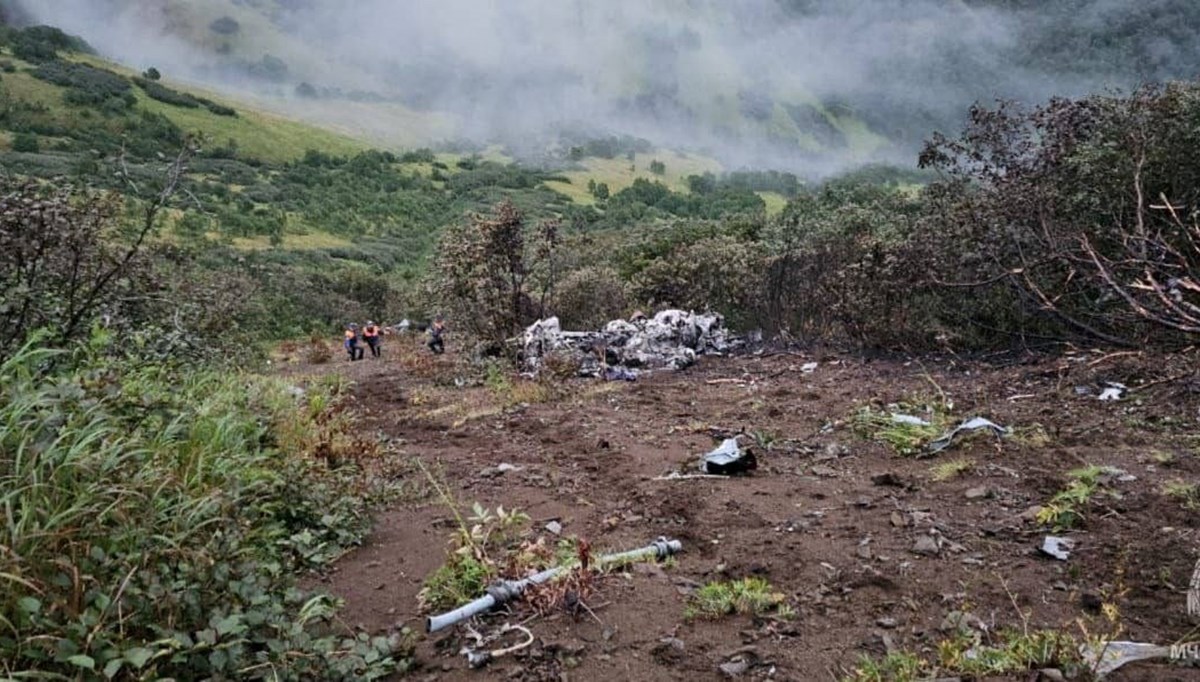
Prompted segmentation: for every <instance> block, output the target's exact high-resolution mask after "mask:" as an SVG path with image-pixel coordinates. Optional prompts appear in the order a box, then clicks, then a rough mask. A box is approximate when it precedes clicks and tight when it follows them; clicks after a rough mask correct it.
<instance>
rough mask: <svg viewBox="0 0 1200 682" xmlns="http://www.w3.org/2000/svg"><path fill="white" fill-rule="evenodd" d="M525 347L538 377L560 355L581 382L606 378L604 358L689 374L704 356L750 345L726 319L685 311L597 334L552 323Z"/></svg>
mask: <svg viewBox="0 0 1200 682" xmlns="http://www.w3.org/2000/svg"><path fill="white" fill-rule="evenodd" d="M522 341H523V343H522V359H523V362H524V364H525V369H526V370H528V371H530V372H537V371H539V370H540V369H541V368H542V367H543V365H544V363H545V360H546V358H547V357H549V356H551V355H559V356H562V357H564V358H565V359H567V360H568V361H570V362H572V363H574V365H575V366H577V367H579V374H580V375H581V376H590V377H595V376H601V374H602V369H603V368H602V366H601V363H600V357H601V354H602V353H603V356H604V358H605V364H607V365H608V366H609V367H610V368H612V367H624V368H628V369H636V370H642V369H683V368H685V367H689V366H690V365H692V364H694V363H695V362H696V357H697V356H699V355H705V354H710V355H712V354H715V355H721V354H724V353H728V352H731V351H734V350H737V349H738V348H740V347H742V346H744V344H745V342H744V340H743V339H741V338H739V337H734V336H731V335H730V334H729V332H728V330H727V329H726V328H725V319H724V318H723V317H722V316H721V315H718V314H716V313H705V314H696V313H691V312H685V311H682V310H664V311H662V312H660V313H658V314H657V315H655V316H654V317H653V318H650V319H646V318H634V319H633V320H628V321H627V320H613V321H612V322H609V323H608V324H606V325H604V329H602V330H600V331H596V332H574V331H563V329H562V326H561V325H560V324H559V321H558V318H557V317H550V318H547V319H545V320H539V321H538V322H535V323H534V324H532V325H531V326H530V327H529V328H528V329H526V330H525V334H524V337H523V339H522ZM627 376H628V375H625V376H624V377H623V378H627Z"/></svg>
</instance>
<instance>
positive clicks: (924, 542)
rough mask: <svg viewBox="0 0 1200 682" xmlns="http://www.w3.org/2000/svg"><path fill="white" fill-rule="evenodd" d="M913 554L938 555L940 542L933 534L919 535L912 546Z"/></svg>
mask: <svg viewBox="0 0 1200 682" xmlns="http://www.w3.org/2000/svg"><path fill="white" fill-rule="evenodd" d="M912 552H913V554H922V555H925V556H937V553H938V543H937V540H936V539H934V537H933V536H932V535H918V536H917V539H916V541H915V542H913V547H912Z"/></svg>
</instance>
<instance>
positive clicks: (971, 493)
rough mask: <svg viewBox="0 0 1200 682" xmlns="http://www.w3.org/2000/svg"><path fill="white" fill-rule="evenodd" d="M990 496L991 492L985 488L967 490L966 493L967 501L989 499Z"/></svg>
mask: <svg viewBox="0 0 1200 682" xmlns="http://www.w3.org/2000/svg"><path fill="white" fill-rule="evenodd" d="M991 496H992V491H991V490H989V489H988V488H987V487H986V486H979V487H976V488H969V489H968V490H967V492H966V497H967V499H968V500H982V499H983V498H985V497H991Z"/></svg>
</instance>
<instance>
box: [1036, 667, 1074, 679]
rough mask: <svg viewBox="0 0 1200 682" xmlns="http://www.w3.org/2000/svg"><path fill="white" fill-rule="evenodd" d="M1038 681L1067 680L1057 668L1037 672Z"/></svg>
mask: <svg viewBox="0 0 1200 682" xmlns="http://www.w3.org/2000/svg"><path fill="white" fill-rule="evenodd" d="M1038 679H1039V680H1045V681H1046V682H1066V680H1067V678H1066V676H1064V675H1063V674H1062V671H1061V670H1059V669H1058V668H1042V669H1041V670H1039V671H1038Z"/></svg>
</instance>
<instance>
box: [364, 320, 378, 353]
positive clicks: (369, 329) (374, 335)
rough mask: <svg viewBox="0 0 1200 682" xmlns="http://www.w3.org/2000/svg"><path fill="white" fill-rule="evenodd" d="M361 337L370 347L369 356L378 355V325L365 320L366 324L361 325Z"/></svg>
mask: <svg viewBox="0 0 1200 682" xmlns="http://www.w3.org/2000/svg"><path fill="white" fill-rule="evenodd" d="M363 339H364V340H365V341H366V342H367V346H368V347H370V349H371V356H372V357H376V358H377V357H379V352H380V351H379V345H380V343H379V342H380V338H379V327H378V326H376V324H375V323H374V322H372V321H371V320H367V326H365V327H363Z"/></svg>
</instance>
